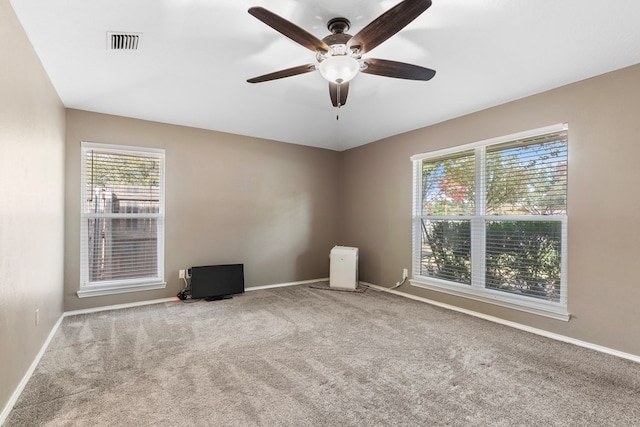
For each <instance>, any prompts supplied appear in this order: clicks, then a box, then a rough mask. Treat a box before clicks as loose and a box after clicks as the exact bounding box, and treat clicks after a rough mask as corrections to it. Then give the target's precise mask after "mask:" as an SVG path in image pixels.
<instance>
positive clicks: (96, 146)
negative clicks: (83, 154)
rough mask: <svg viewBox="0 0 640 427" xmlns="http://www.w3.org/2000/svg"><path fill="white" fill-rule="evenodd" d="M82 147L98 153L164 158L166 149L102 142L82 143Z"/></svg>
mask: <svg viewBox="0 0 640 427" xmlns="http://www.w3.org/2000/svg"><path fill="white" fill-rule="evenodd" d="M80 147H81V148H83V149H93V150H96V151H101V150H102V151H117V152H118V154H127V155H129V154H132V153H133V154H144V155H146V156H154V155H155V157H162V156H164V155H165V150H164V148H149V147H138V146H136V145H115V144H103V143H101V142H89V141H81V142H80Z"/></svg>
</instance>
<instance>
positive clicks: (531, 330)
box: [360, 281, 640, 363]
mask: <svg viewBox="0 0 640 427" xmlns="http://www.w3.org/2000/svg"><path fill="white" fill-rule="evenodd" d="M360 284H362V285H365V286H368V287H370V288H371V289H375V290H377V291H381V292H388V293H391V294H395V295H399V296H401V297H405V298H409V299H412V300H415V301H420V302H424V303H427V304H431V305H435V306H437V307H442V308H446V309H447V310H452V311H457V312H459V313H464V314H468V315H469V316H474V317H477V318H480V319H483V320H488V321H490V322H494V323H498V324H500V325H505V326H509V327H511V328H515V329H519V330H521V331H524V332H529V333H532V334H535V335H540V336H542V337H545V338H550V339H552V340H556V341H561V342H564V343H567V344H573V345H577V346H578V347H583V348H587V349H589V350H594V351H598V352H600V353H605V354H610V355H612V356H616V357H620V358H621V359H627V360H630V361H632V362H636V363H640V355H635V354H631V353H625V352H623V351H619V350H615V349H613V348H609V347H604V346H601V345H598V344H593V343H590V342H588V341H582V340H579V339H576V338H571V337H568V336H566V335H560V334H556V333H555V332H549V331H546V330H544V329H538V328H534V327H532V326H527V325H523V324H521V323H516V322H512V321H510V320H505V319H501V318H499V317H494V316H491V315H488V314H484V313H479V312H477V311H472V310H467V309H466V308H462V307H456V306H455V305H450V304H445V303H442V302H438V301H434V300H431V299H428V298H424V297H420V296H417V295H412V294H408V293H406V292H400V291H396V290H393V289H389V288H386V287H384V286H379V285H374V284H372V283H367V282H362V281H361V282H360Z"/></svg>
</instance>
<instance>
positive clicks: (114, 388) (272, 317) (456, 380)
mask: <svg viewBox="0 0 640 427" xmlns="http://www.w3.org/2000/svg"><path fill="white" fill-rule="evenodd" d="M639 403H640V365H639V364H636V363H634V362H631V361H627V360H623V359H619V358H616V357H613V356H609V355H605V354H601V353H597V352H594V351H591V350H587V349H584V348H580V347H576V346H572V345H569V344H565V343H561V342H557V341H553V340H549V339H546V338H543V337H540V336H537V335H533V334H529V333H526V332H522V331H519V330H515V329H512V328H508V327H505V326H501V325H497V324H494V323H491V322H487V321H483V320H480V319H477V318H474V317H470V316H467V315H464V314H460V313H457V312H453V311H449V310H445V309H442V308H438V307H433V306H430V305H428V304H424V303H421V302H417V301H413V300H409V299H406V298H402V297H399V296H397V295H392V294H389V293H384V292H377V291H374V290H371V289H370V290H367V291H366V292H364V293H353V292H333V291H330V290H323V289H314V288H311V287H309V286H302V285H300V286H293V287H287V288H277V289H270V290H261V291H253V292H247V293H245V294H243V295H240V296H236V297H234V298H233V299H230V300H223V301H216V302H204V301H202V302H193V303H183V302H172V303H164V304H156V305H149V306H141V307H135V308H129V309H123V310H116V311H105V312H98V313H91V314H82V315H76V316H70V317H66V318H65V319H64V320H63V322H62V324H61V326H60V328H59V330H58V332H57V333H56V335H55V337H54V338H53V340H52V342H51V345H50V346H49V348H48V349H47V351H46V353H45V354H44V356H43V358H42V360H41V361H40V364H39V365H38V367H37V369H36V371H35V373H34V374H33V376H32V377H31V379H30V381H29V383H28V384H27V386H26V388H25V389H24V391H23V393H22V395H21V396H20V398H19V399H18V401H17V402H16V405H15V406H14V409H13V410H12V412H11V413H10V414H9V417H8V418H7V420H6V423H5V425H6V426H297V427H300V426H640V405H639Z"/></svg>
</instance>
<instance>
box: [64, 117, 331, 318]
mask: <svg viewBox="0 0 640 427" xmlns="http://www.w3.org/2000/svg"><path fill="white" fill-rule="evenodd" d="M81 141H90V142H101V143H108V144H121V145H134V146H140V147H155V148H163V149H165V150H166V228H165V232H166V240H165V274H166V279H167V282H168V285H167V288H166V289H164V290H156V291H144V292H133V293H128V294H119V295H113V296H109V297H91V298H82V299H79V298H78V297H77V296H76V291H77V290H78V286H79V277H80V271H79V258H80V256H79V247H80V236H79V233H80V216H79V214H80V213H79V209H80V181H79V179H80V142H81ZM339 155H340V153H337V152H335V151H329V150H322V149H317V148H310V147H304V146H300V145H292V144H285V143H280V142H274V141H268V140H261V139H256V138H249V137H243V136H238V135H230V134H225V133H220V132H212V131H206V130H200V129H193V128H186V127H180V126H173V125H167V124H160V123H154V122H148V121H143V120H136V119H128V118H123V117H116V116H109V115H104V114H96V113H89V112H85V111H78V110H68V111H67V150H66V159H67V167H66V223H65V226H66V238H67V239H66V249H65V290H64V299H65V310H67V311H68V310H78V309H82V308H88V307H96V306H104V305H110V304H120V303H125V302H133V301H139V300H149V299H156V298H163V297H171V296H175V295H176V294H177V293H178V291H179V290H180V286H181V283H180V281H179V280H178V270H179V269H181V268H188V267H190V266H193V265H203V264H223V263H235V262H238V263H244V264H245V285H246V286H247V287H250V286H259V285H269V284H276V283H288V282H294V281H302V280H310V279H318V278H323V277H327V276H328V274H329V271H328V265H329V264H328V256H329V251H330V250H331V247H333V245H335V244H336V239H337V218H336V213H337V210H338V195H337V194H336V193H335V191H334V189H335V188H337V187H338V157H339Z"/></svg>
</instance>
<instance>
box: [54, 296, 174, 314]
mask: <svg viewBox="0 0 640 427" xmlns="http://www.w3.org/2000/svg"><path fill="white" fill-rule="evenodd" d="M175 301H180V300H179V299H178V297H171V298H160V299H152V300H147V301H138V302H128V303H126V304H114V305H105V306H103V307H94V308H85V309H82V310H73V311H65V312H64V314H63V316H64V317H67V316H75V315H78V314H86V313H97V312H99V311H109V310H120V309H121V308H129V307H138V306H141V305H150V304H161V303H164V302H175Z"/></svg>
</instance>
